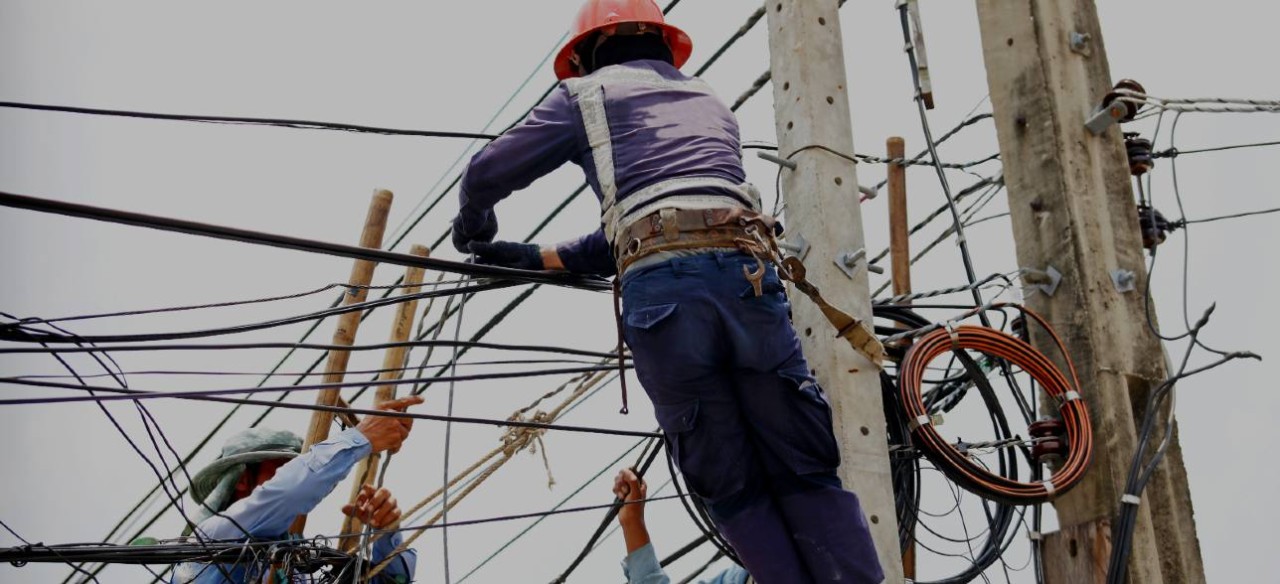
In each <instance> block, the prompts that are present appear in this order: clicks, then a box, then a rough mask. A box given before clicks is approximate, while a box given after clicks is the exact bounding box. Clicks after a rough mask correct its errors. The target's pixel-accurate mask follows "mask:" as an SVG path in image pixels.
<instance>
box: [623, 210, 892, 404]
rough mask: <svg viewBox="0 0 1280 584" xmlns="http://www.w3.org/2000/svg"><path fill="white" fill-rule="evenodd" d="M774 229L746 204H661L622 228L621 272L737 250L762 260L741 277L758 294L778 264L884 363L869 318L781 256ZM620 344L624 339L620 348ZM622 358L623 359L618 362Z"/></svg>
mask: <svg viewBox="0 0 1280 584" xmlns="http://www.w3.org/2000/svg"><path fill="white" fill-rule="evenodd" d="M776 228H777V220H776V219H774V218H773V217H771V216H769V215H764V214H761V213H757V212H755V211H752V210H749V209H743V208H735V207H727V208H717V209H705V210H699V209H661V210H659V211H657V212H654V213H651V214H649V215H646V216H644V217H641V218H640V219H638V220H636V221H634V222H632V223H631V224H630V225H628V226H627V227H626V228H624V229H623V230H622V231H621V232H620V233H619V237H618V239H617V241H616V242H614V246H615V249H614V257H615V258H617V262H618V274H619V277H621V274H622V273H623V272H625V271H626V269H627V267H629V266H630V265H631V264H633V263H635V262H636V261H637V260H639V259H641V258H644V257H646V256H650V255H653V254H655V253H661V252H665V251H676V250H685V249H708V248H731V249H737V250H740V251H742V252H743V253H747V254H750V255H751V256H752V257H754V258H756V260H757V262H758V265H757V267H756V270H755V271H752V270H749V269H747V267H746V266H743V267H742V273H743V276H744V277H746V279H747V281H748V282H750V283H751V286H752V288H754V289H755V293H756V296H760V295H761V294H762V283H763V281H764V276H765V273H766V267H767V265H768V264H770V263H772V264H775V265H776V266H777V269H778V276H779V277H781V278H782V279H784V280H787V281H789V282H791V283H792V284H794V285H795V287H796V290H799V291H800V292H802V293H804V295H805V296H808V297H809V299H810V300H812V301H813V302H814V304H816V305H817V306H818V309H819V310H821V311H822V314H823V316H825V317H826V319H827V320H828V321H829V322H830V323H831V325H832V326H833V327H835V329H836V334H837V336H839V337H840V338H843V339H844V340H845V341H847V342H848V343H849V345H851V346H852V347H853V348H854V350H856V351H858V352H859V353H862V354H863V355H865V356H866V357H867V358H868V359H869V360H870V361H871V362H872V363H875V364H876V365H880V364H881V363H882V362H883V360H884V346H883V345H881V343H880V340H879V339H878V338H876V336H875V332H874V331H873V330H872V329H871V327H870V326H868V325H867V323H865V322H863V321H860V320H858V319H856V318H854V317H852V316H850V315H849V314H848V313H846V312H844V311H842V310H840V309H838V308H836V307H834V306H832V305H831V304H830V303H828V302H827V301H826V300H825V299H824V298H823V297H822V294H821V293H820V292H819V291H818V288H817V287H816V286H814V285H813V284H812V283H810V282H809V281H808V280H807V279H806V278H805V267H804V264H803V263H802V262H801V261H800V258H797V257H795V256H791V257H786V258H784V257H783V255H782V252H781V251H780V250H779V248H778V240H777V238H776V234H777V231H776ZM617 296H618V294H617V289H616V286H615V310H616V311H617V312H618V314H619V318H620V315H621V307H620V306H618V305H617V301H618V298H617ZM619 337H621V322H619ZM621 345H622V343H621V339H620V340H619V349H621ZM621 361H622V360H621V359H619V363H621ZM624 407H625V406H624Z"/></svg>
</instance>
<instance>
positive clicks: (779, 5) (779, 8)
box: [775, 2, 782, 12]
mask: <svg viewBox="0 0 1280 584" xmlns="http://www.w3.org/2000/svg"><path fill="white" fill-rule="evenodd" d="M775 10H776V11H777V12H782V3H781V2H779V3H778V6H777V8H776V9H775Z"/></svg>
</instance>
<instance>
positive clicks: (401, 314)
mask: <svg viewBox="0 0 1280 584" xmlns="http://www.w3.org/2000/svg"><path fill="white" fill-rule="evenodd" d="M409 253H410V254H412V255H416V256H421V257H424V258H425V257H427V256H429V255H431V250H430V249H428V248H427V246H425V245H415V246H413V248H412V249H411V250H409ZM424 272H425V270H423V269H422V268H412V267H411V268H409V269H407V270H405V273H404V285H405V288H404V289H403V290H404V291H403V292H402V294H404V295H406V296H407V295H411V294H417V293H418V292H420V291H421V290H422V277H423V273H424ZM417 312H418V301H417V300H410V301H408V302H401V303H400V304H398V305H397V306H396V316H395V320H394V321H393V322H392V324H391V340H390V342H391V343H404V342H406V341H408V340H409V337H410V335H411V334H412V333H413V317H414V315H416V314H417ZM408 354H409V347H407V346H397V347H391V348H390V349H387V352H386V353H385V354H384V355H383V357H382V372H381V373H379V374H378V381H394V380H397V379H400V378H402V377H404V369H403V368H404V363H405V358H406V357H407V356H408ZM395 398H396V386H394V385H388V384H383V385H379V386H378V389H377V391H376V392H375V393H374V396H373V405H374V407H375V408H376V407H378V406H379V405H382V404H383V403H385V402H389V401H391V400H393V399H395ZM381 460H382V454H381V453H379V452H374V453H373V454H370V455H369V456H367V457H365V459H364V460H361V461H360V462H359V464H357V465H356V472H355V473H354V475H353V476H354V477H355V480H354V481H352V483H351V498H350V502H351V504H352V505H354V504H355V502H356V497H357V496H359V494H360V488H361V487H363V486H364V485H370V484H373V483H374V479H375V478H377V474H378V464H379V463H380V462H381ZM362 528H363V524H362V523H361V521H360V520H359V519H356V518H354V517H347V518H346V519H344V520H343V522H342V539H341V540H340V543H339V546H338V547H339V548H340V549H341V550H342V551H344V552H348V553H349V552H351V551H352V550H354V549H355V547H356V543H357V542H359V539H360V538H359V537H358V535H359V533H360V531H361V529H362Z"/></svg>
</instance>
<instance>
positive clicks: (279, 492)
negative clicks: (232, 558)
mask: <svg viewBox="0 0 1280 584" xmlns="http://www.w3.org/2000/svg"><path fill="white" fill-rule="evenodd" d="M371 451H372V447H371V446H370V445H369V440H368V439H366V438H365V437H364V434H362V433H360V431H359V430H357V429H355V428H350V429H348V430H345V431H343V432H341V433H339V434H338V435H336V436H333V437H331V438H329V439H328V440H325V441H324V442H321V443H319V444H316V445H315V446H312V447H311V450H309V451H308V452H307V453H306V454H303V455H301V456H298V457H297V458H295V459H293V460H290V461H289V462H288V463H287V464H285V465H284V466H282V467H280V469H279V470H277V471H276V474H275V476H274V477H272V479H271V480H269V481H267V482H266V483H263V484H262V485H259V486H258V488H256V489H254V490H253V492H252V493H250V494H249V496H248V497H245V498H244V499H241V500H239V501H236V502H235V503H233V504H232V505H231V506H230V507H228V508H227V510H226V511H224V512H222V513H221V514H219V515H214V516H213V517H210V518H208V519H206V520H204V521H201V522H200V525H198V526H196V529H197V530H199V532H200V535H201V537H204V538H205V539H209V540H238V539H245V538H246V536H247V537H253V538H260V539H280V538H284V537H286V535H285V534H287V533H288V532H289V525H291V524H292V523H293V519H294V518H295V517H297V516H298V515H302V514H305V513H309V512H310V511H311V510H312V509H314V508H315V507H316V505H318V504H320V501H323V500H324V498H325V497H326V496H328V495H329V493H330V492H332V491H333V488H334V487H336V486H337V485H338V483H339V482H342V479H344V478H346V476H347V474H348V473H350V472H351V469H352V467H354V466H355V465H356V463H357V462H359V461H360V460H361V459H363V458H365V457H366V456H368V455H369V453H370V452H371ZM242 528H243V530H242ZM246 531H247V532H248V533H247V534H246V533H245V532H246ZM401 541H402V540H401V537H400V534H399V533H398V532H396V533H391V534H388V535H386V536H384V537H381V538H379V539H378V540H377V541H376V542H374V544H373V559H372V561H373V563H374V564H375V565H376V564H377V563H379V562H381V561H382V560H383V559H385V558H386V557H387V556H388V555H389V554H390V553H391V552H392V550H394V549H395V548H396V547H397V546H399V545H400V542H401ZM417 562H418V554H417V552H415V551H414V550H408V551H406V552H405V553H403V554H400V555H399V556H397V557H396V559H395V561H393V562H392V563H391V564H390V565H388V566H387V568H386V569H385V570H383V571H382V573H381V574H379V575H378V577H377V578H375V579H374V581H375V582H377V583H378V584H392V583H407V582H412V581H413V573H414V569H415V568H416V566H417ZM222 567H223V569H224V570H225V571H226V573H227V574H229V575H230V576H231V578H232V579H231V580H230V581H228V580H227V579H226V578H225V577H224V576H223V572H222V571H221V570H218V568H217V567H215V566H213V565H209V564H196V563H186V564H181V565H179V566H178V568H177V569H176V570H175V571H174V576H173V579H172V582H173V584H224V583H227V582H231V583H232V584H248V583H249V582H262V581H265V578H266V573H265V571H266V569H267V567H266V566H262V565H253V564H235V565H231V564H224V565H223V566H222ZM250 578H252V580H250ZM306 578H307V575H306V574H291V575H290V580H288V581H289V582H295V583H298V582H307V579H306Z"/></svg>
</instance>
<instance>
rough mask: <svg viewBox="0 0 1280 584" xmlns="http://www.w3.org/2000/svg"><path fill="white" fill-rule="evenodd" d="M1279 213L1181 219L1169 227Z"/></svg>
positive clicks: (1275, 209) (1264, 210) (1263, 212)
mask: <svg viewBox="0 0 1280 584" xmlns="http://www.w3.org/2000/svg"><path fill="white" fill-rule="evenodd" d="M1277 212H1280V207H1277V208H1274V209H1263V210H1261V211H1247V212H1244V213H1232V214H1231V215H1220V216H1217V217H1206V218H1204V219H1182V220H1179V221H1174V222H1173V223H1170V227H1175V226H1176V227H1185V226H1187V225H1194V224H1196V223H1212V222H1214V221H1223V220H1225V219H1239V218H1241V217H1253V216H1254V215H1266V214H1269V213H1277Z"/></svg>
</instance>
